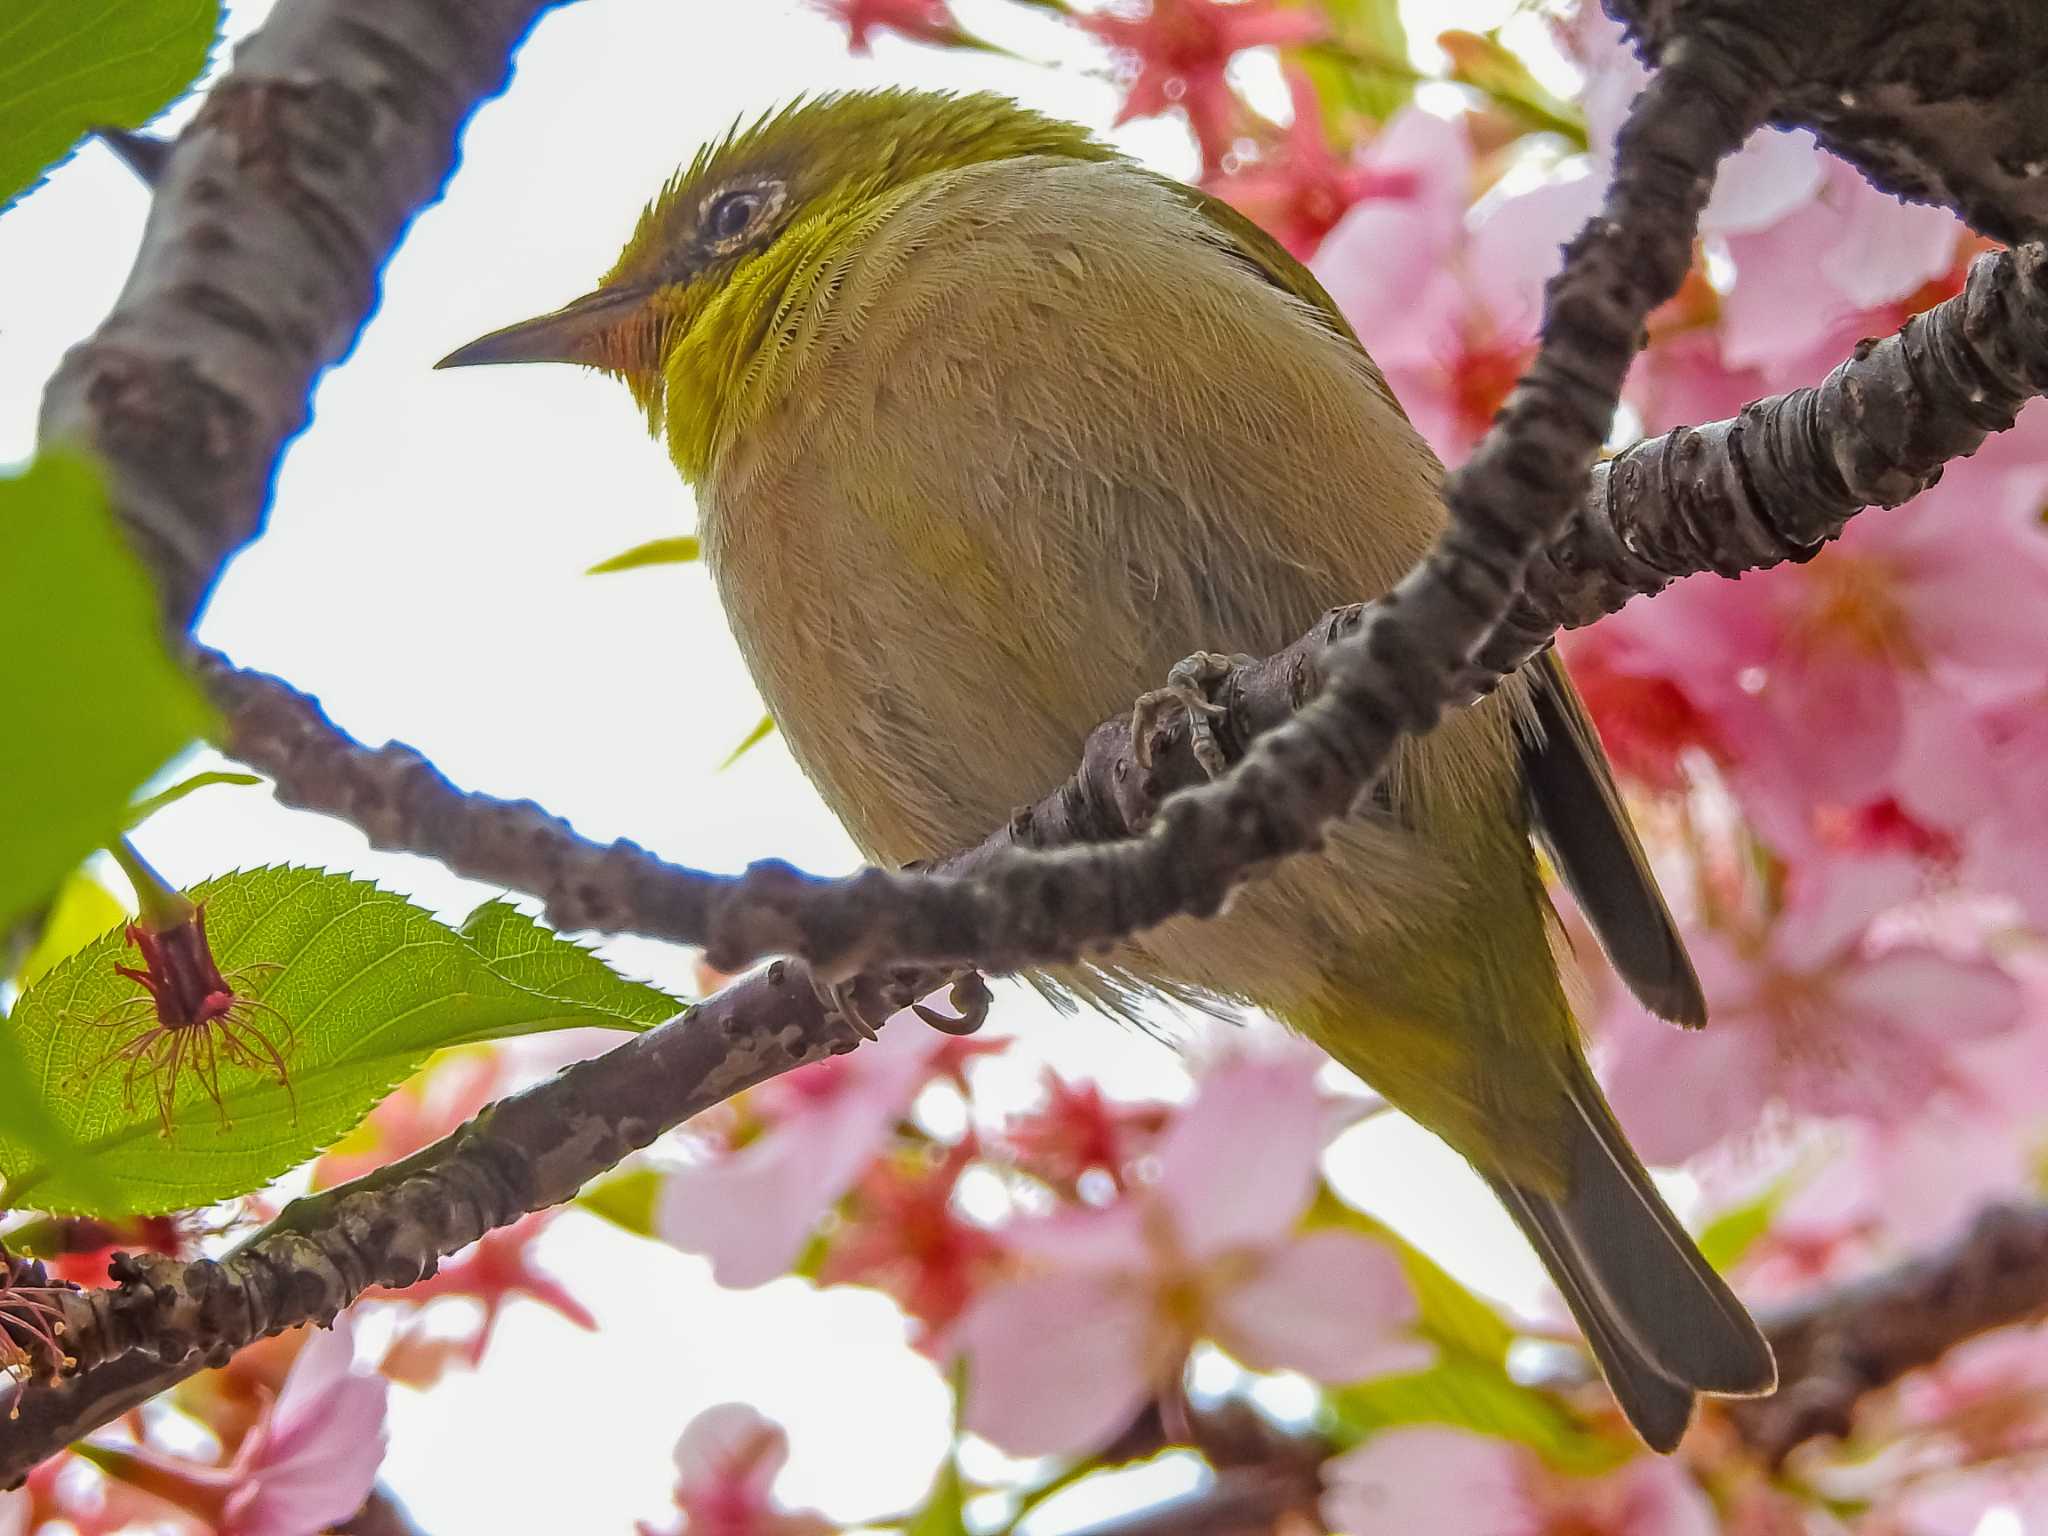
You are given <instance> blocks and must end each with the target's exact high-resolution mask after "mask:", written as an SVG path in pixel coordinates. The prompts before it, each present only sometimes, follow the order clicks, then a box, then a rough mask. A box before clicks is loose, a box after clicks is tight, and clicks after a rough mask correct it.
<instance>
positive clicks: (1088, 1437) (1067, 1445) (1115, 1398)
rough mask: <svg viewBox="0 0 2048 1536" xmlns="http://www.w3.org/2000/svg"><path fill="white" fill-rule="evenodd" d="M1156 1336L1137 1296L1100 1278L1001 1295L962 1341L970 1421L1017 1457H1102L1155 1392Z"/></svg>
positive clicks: (1063, 1277)
mask: <svg viewBox="0 0 2048 1536" xmlns="http://www.w3.org/2000/svg"><path fill="white" fill-rule="evenodd" d="M1150 1327H1151V1317H1150V1313H1149V1309H1148V1306H1147V1304H1146V1301H1145V1298H1144V1297H1143V1295H1142V1294H1141V1293H1140V1292H1139V1291H1138V1290H1137V1289H1136V1288H1134V1287H1131V1286H1126V1285H1113V1284H1110V1283H1107V1282H1105V1281H1104V1280H1102V1279H1100V1278H1098V1277H1095V1276H1090V1275H1082V1274H1053V1275H1039V1276H1032V1277H1028V1278H1026V1279H1023V1280H1017V1281H1013V1282H1011V1283H1009V1284H1007V1285H1001V1286H997V1287H995V1288H993V1289H992V1290H990V1291H989V1292H988V1293H987V1294H985V1295H984V1296H982V1298H981V1299H980V1300H979V1301H977V1302H976V1303H975V1304H974V1306H973V1308H972V1310H970V1311H969V1312H968V1314H967V1316H966V1317H965V1318H964V1319H963V1320H962V1321H961V1324H960V1328H959V1331H958V1332H957V1334H956V1335H955V1338H956V1340H957V1342H958V1344H959V1346H960V1350H961V1352H962V1353H963V1354H964V1355H965V1356H966V1357H967V1360H968V1367H967V1396H966V1402H965V1403H964V1405H963V1406H962V1409H961V1422H962V1423H963V1424H964V1425H965V1426H966V1427H967V1428H968V1429H970V1430H972V1431H973V1432H974V1433H975V1434H977V1435H980V1436H982V1437H983V1438H984V1439H987V1440H989V1441H992V1442H993V1443H994V1444H996V1445H999V1446H1001V1447H1002V1448H1003V1449H1004V1450H1006V1451H1008V1452H1010V1453H1011V1454H1012V1455H1017V1456H1053V1455H1064V1454H1078V1453H1080V1452H1084V1451H1092V1450H1095V1449H1096V1448H1098V1447H1100V1446H1102V1445H1104V1444H1106V1443H1107V1442H1108V1441H1109V1440H1111V1439H1112V1438H1114V1437H1115V1436H1116V1435H1117V1434H1118V1433H1120V1432H1121V1431H1122V1430H1123V1429H1124V1428H1125V1427H1126V1426H1128V1425H1129V1424H1130V1422H1131V1421H1132V1419H1134V1418H1135V1417H1136V1416H1137V1413H1138V1410H1139V1409H1140V1408H1141V1407H1143V1406H1144V1403H1145V1400H1146V1398H1147V1397H1148V1396H1149V1395H1150V1393H1151V1392H1152V1389H1153V1383H1152V1382H1151V1380H1150V1379H1149V1378H1148V1376H1147V1372H1146V1361H1145V1348H1146V1341H1147V1340H1148V1338H1149V1337H1150Z"/></svg>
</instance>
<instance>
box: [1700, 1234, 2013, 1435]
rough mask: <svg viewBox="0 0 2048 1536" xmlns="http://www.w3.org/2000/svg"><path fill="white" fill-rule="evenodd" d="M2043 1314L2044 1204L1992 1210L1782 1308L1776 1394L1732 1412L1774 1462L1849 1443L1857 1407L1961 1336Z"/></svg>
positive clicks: (1775, 1330)
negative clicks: (1808, 1446) (1866, 1273)
mask: <svg viewBox="0 0 2048 1536" xmlns="http://www.w3.org/2000/svg"><path fill="white" fill-rule="evenodd" d="M2044 1314H2048V1207H2043V1206H2039V1205H1997V1206H1992V1207H1990V1208H1989V1209H1987V1210H1986V1211H1984V1212H1983V1213H1982V1214H1981V1215H1979V1216H1978V1218H1977V1220H1976V1221H1975V1222H1974V1223H1973V1224H1972V1225H1971V1228H1970V1230H1969V1231H1968V1232H1966V1233H1965V1234H1964V1235H1963V1236H1962V1237H1961V1238H1959V1239H1957V1240H1956V1241H1955V1242H1954V1243H1952V1244H1951V1245H1950V1246H1949V1247H1947V1248H1945V1249H1943V1250H1941V1251H1939V1252H1937V1253H1931V1254H1928V1255H1926V1256H1925V1257H1923V1258H1919V1259H1915V1260H1913V1261H1911V1262H1910V1263H1906V1264H1902V1265H1900V1266H1899V1267H1898V1268H1896V1269H1891V1270H1886V1271H1884V1272H1882V1273H1879V1274H1875V1275H1872V1276H1870V1277H1869V1278H1868V1279H1865V1280H1859V1281H1857V1282H1855V1283H1854V1284H1851V1285H1846V1286H1843V1287H1842V1288H1840V1289H1839V1290H1834V1291H1828V1292H1823V1293H1822V1294H1820V1295H1818V1296H1815V1297H1812V1298H1811V1299H1809V1300H1807V1301H1804V1302H1801V1303H1799V1304H1798V1305H1796V1306H1794V1307H1791V1308H1788V1309H1787V1310H1785V1311H1783V1312H1781V1313H1779V1314H1778V1315H1776V1316H1775V1317H1773V1318H1771V1319H1770V1321H1769V1328H1770V1335H1771V1347H1772V1348H1773V1349H1775V1350H1776V1351H1777V1354H1778V1372H1779V1377H1780V1381H1781V1385H1780V1386H1779V1388H1778V1391H1777V1392H1776V1394H1774V1395H1773V1396H1771V1397H1763V1398H1757V1399H1755V1400H1754V1401H1752V1402H1743V1403H1731V1404H1729V1405H1728V1413H1729V1416H1730V1417H1731V1418H1733V1419H1734V1421H1735V1425H1736V1428H1737V1429H1738V1430H1739V1431H1740V1432H1741V1434H1742V1437H1743V1439H1744V1440H1746V1441H1748V1443H1749V1444H1750V1445H1751V1446H1752V1447H1754V1448H1755V1450H1756V1451H1757V1453H1758V1454H1759V1455H1761V1456H1762V1457H1764V1459H1765V1460H1767V1461H1769V1462H1771V1463H1772V1464H1773V1465H1775V1464H1777V1463H1779V1462H1782V1461H1783V1460H1784V1459H1785V1458H1786V1457H1787V1456H1788V1455H1790V1454H1791V1453H1792V1452H1793V1451H1794V1450H1796V1449H1797V1448H1798V1447H1799V1446H1801V1445H1803V1444H1805V1443H1806V1442H1807V1441H1809V1440H1813V1439H1817V1438H1819V1437H1821V1436H1823V1435H1846V1434H1847V1433H1848V1432H1849V1429H1850V1426H1851V1424H1852V1422H1853V1421H1854V1417H1855V1410H1856V1405H1857V1404H1858V1403H1859V1402H1861V1401H1862V1400H1863V1399H1864V1398H1865V1397H1866V1396H1868V1395H1869V1394H1870V1393H1872V1392H1875V1391H1877V1390H1878V1389H1879V1388H1880V1387H1886V1386H1890V1385H1891V1384H1892V1383H1893V1382H1895V1381H1897V1380H1898V1379H1899V1378H1900V1377H1901V1376H1904V1375H1905V1374H1906V1373H1907V1372H1909V1371H1914V1370H1918V1369H1919V1368H1920V1367H1921V1366H1923V1365H1932V1364H1933V1363H1934V1362H1935V1361H1936V1360H1939V1359H1940V1358H1941V1357H1942V1356H1943V1355H1944V1354H1946V1353H1947V1352H1948V1351H1949V1350H1951V1349H1953V1348H1954V1347H1955V1346H1956V1345H1958V1344H1960V1343H1962V1342H1963V1341H1964V1340H1965V1339H1970V1338H1974V1337H1976V1336H1977V1335H1978V1334H1980V1333H1988V1332H1989V1331H1990V1330H1992V1329H1994V1328H2003V1327H2007V1326H2009V1325H2010V1324H2013V1323H2022V1322H2028V1321H2031V1320H2035V1319H2038V1318H2040V1317H2042V1316H2043V1315H2044Z"/></svg>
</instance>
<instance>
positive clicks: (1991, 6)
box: [1604, 0, 2048, 245]
mask: <svg viewBox="0 0 2048 1536" xmlns="http://www.w3.org/2000/svg"><path fill="white" fill-rule="evenodd" d="M1604 3H1605V5H1606V7H1607V11H1608V14H1609V15H1611V16H1613V17H1614V18H1615V19H1616V20H1618V21H1621V22H1623V23H1625V24H1626V25H1627V27H1628V29H1629V32H1630V34H1631V37H1632V39H1633V40H1634V41H1635V43H1636V45H1637V48H1638V51H1639V52H1640V53H1641V54H1642V55H1643V57H1644V59H1645V60H1646V61H1648V62H1652V63H1654V61H1655V60H1656V59H1657V58H1659V57H1660V56H1661V55H1662V54H1663V52H1664V51H1665V49H1667V48H1668V47H1670V46H1671V44H1672V42H1673V40H1674V39H1676V38H1678V37H1681V36H1685V35H1689V34H1690V35H1697V34H1698V33H1700V32H1701V31H1703V30H1706V29H1717V30H1721V31H1733V32H1739V33H1742V34H1745V35H1747V36H1749V37H1751V38H1753V39H1754V40H1755V42H1754V44H1753V46H1758V47H1763V48H1769V49H1773V50H1776V51H1780V52H1782V53H1784V54H1785V55H1786V56H1787V57H1789V58H1793V59H1797V60H1798V61H1799V65H1798V68H1797V69H1795V70H1794V71H1793V73H1792V75H1791V77H1790V79H1789V80H1788V82H1787V84H1786V88H1785V94H1784V98H1783V100H1782V101H1781V102H1780V104H1779V107H1778V110H1777V111H1776V113H1774V114H1773V117H1772V121H1773V122H1775V123H1777V124H1779V125H1780V126H1782V127H1787V128H1801V127H1803V128H1810V129H1812V130H1813V132H1814V133H1815V135H1816V136H1817V137H1818V138H1819V139H1820V141H1821V143H1822V144H1823V145H1825V146H1826V147H1827V148H1828V149H1830V150H1832V151H1833V152H1834V153H1836V154H1838V155H1840V156H1841V157H1842V158H1843V159H1845V160H1847V161H1848V162H1849V163H1850V164H1851V165H1854V166H1855V167H1856V168H1857V169H1858V170H1860V171H1862V172H1863V174H1864V175H1865V176H1867V177H1868V178H1869V179H1870V180H1871V182H1872V183H1874V184H1875V185H1876V186H1878V187H1881V188H1883V189H1884V190H1885V191H1887V192H1890V193H1893V194H1895V195H1896V196H1899V197H1903V198H1907V199H1909V200H1911V201H1914V202H1924V203H1942V204H1945V205H1946V206H1948V207H1950V208H1953V209H1955V210H1956V211H1957V212H1959V213H1960V214H1962V216H1963V217H1964V218H1966V219H1968V220H1969V221H1970V224H1971V225H1972V226H1973V227H1974V228H1976V229H1978V230H1981V231H1982V232H1983V233H1985V234H1987V235H1989V236H1991V238H1992V239H1994V240H2002V241H2004V242H2006V243H2007V244H2008V245H2017V244H2020V243H2021V242H2023V241H2028V240H2039V239H2042V238H2043V237H2044V236H2048V7H2044V6H2042V5H2040V4H2039V3H2038V0H1943V3H1940V4H1933V5H1930V4H1927V3H1926V0H1863V3H1861V4H1856V5H1843V4H1840V3H1839V0H1604Z"/></svg>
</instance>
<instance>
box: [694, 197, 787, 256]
mask: <svg viewBox="0 0 2048 1536" xmlns="http://www.w3.org/2000/svg"><path fill="white" fill-rule="evenodd" d="M782 199H783V189H782V183H780V182H776V181H765V182H748V183H745V184H743V185H740V186H736V187H727V188H726V189H725V190H724V191H722V192H714V193H713V194H712V195H711V196H710V197H708V198H706V199H705V200H704V211H703V213H702V215H701V216H700V217H699V219H698V222H697V228H698V229H699V231H700V232H701V234H702V237H703V240H704V243H705V244H706V245H708V246H709V247H711V249H712V250H714V251H719V252H724V251H729V250H732V249H734V248H736V247H738V246H739V245H741V244H743V243H744V242H745V241H746V240H747V238H748V237H749V236H750V235H753V234H754V233H755V232H756V231H758V230H759V229H760V228H761V226H762V225H764V224H765V223H767V222H768V220H770V219H772V218H774V217H775V215H776V214H777V213H779V212H780V211H781V209H782Z"/></svg>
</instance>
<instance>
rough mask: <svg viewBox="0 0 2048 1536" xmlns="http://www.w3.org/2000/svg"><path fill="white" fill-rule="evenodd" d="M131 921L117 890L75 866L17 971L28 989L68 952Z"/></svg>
mask: <svg viewBox="0 0 2048 1536" xmlns="http://www.w3.org/2000/svg"><path fill="white" fill-rule="evenodd" d="M127 920H128V909H127V908H126V907H124V906H122V905H121V903H120V901H119V900H118V899H116V897H115V896H114V893H113V892H112V891H110V890H108V889H107V888H106V887H105V886H104V885H101V884H100V883H99V881H97V880H95V879H94V878H93V877H92V876H91V875H89V874H87V873H86V872H85V871H84V870H82V869H74V870H73V871H72V872H71V874H70V876H69V877H68V878H67V879H66V880H65V881H64V883H63V884H62V885H61V886H59V887H58V888H57V899H56V900H55V901H53V902H51V903H50V910H49V912H48V914H47V915H46V916H45V917H44V918H43V931H42V932H41V933H40V934H38V935H37V936H36V942H35V947H34V948H32V949H31V950H29V952H28V954H27V956H26V957H25V958H24V959H23V960H22V962H21V969H20V970H19V971H17V972H15V974H14V980H15V984H16V985H17V986H19V987H20V988H21V989H22V990H23V991H24V992H26V991H27V990H28V989H29V988H30V987H32V986H34V985H35V983H36V982H37V981H38V980H39V979H41V978H42V977H43V976H44V975H45V974H47V973H48V971H49V969H50V967H51V966H53V965H55V964H56V963H57V962H58V961H59V960H62V959H63V958H64V957H65V956H66V955H72V954H76V953H77V952H78V951H79V950H81V949H83V948H85V946H86V945H88V944H90V943H91V942H92V941H93V940H94V939H96V938H98V937H99V936H100V935H101V934H103V933H105V932H106V931H107V930H108V929H109V928H112V927H115V926H117V925H118V924H121V923H125V922H126V921H127Z"/></svg>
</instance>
